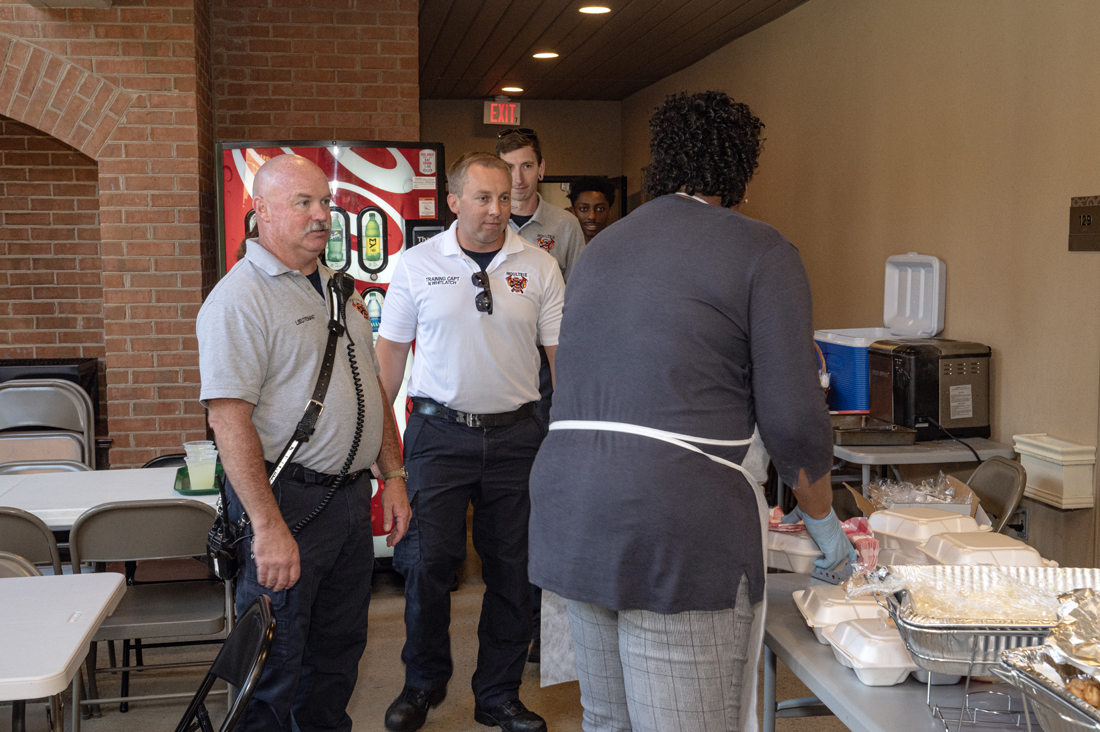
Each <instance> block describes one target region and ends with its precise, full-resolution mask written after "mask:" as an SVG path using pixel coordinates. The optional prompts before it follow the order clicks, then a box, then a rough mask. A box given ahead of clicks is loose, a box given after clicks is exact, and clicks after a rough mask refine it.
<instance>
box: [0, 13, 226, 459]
mask: <svg viewBox="0 0 1100 732" xmlns="http://www.w3.org/2000/svg"><path fill="white" fill-rule="evenodd" d="M206 7H207V6H206V3H205V0H148V2H146V0H115V2H114V3H113V6H112V7H111V8H110V9H107V10H99V9H94V10H93V9H45V8H31V7H28V6H26V5H25V4H23V3H18V2H13V1H12V0H0V60H3V66H2V67H0V114H3V115H6V116H8V117H11V118H14V119H16V120H19V121H20V122H22V123H24V124H27V125H30V126H32V127H35V128H37V129H40V130H43V131H45V132H49V133H50V134H52V135H53V136H55V137H57V138H58V139H59V140H61V141H62V142H66V143H68V144H69V145H72V146H73V147H76V148H77V149H79V150H80V151H81V152H83V153H85V154H86V155H88V156H89V157H91V158H94V159H95V161H96V162H97V163H98V174H99V177H98V184H99V239H100V242H99V252H100V255H101V260H102V274H101V275H100V276H101V277H102V311H103V321H104V323H103V347H104V352H105V356H106V381H107V400H108V418H109V421H108V425H109V433H110V436H111V437H112V438H113V440H114V445H113V448H112V451H111V464H112V465H113V466H116V467H117V466H135V465H140V464H142V463H143V462H145V461H146V460H148V459H149V458H152V457H154V456H155V455H156V454H158V452H166V451H171V450H172V449H178V446H179V445H180V443H181V442H183V441H184V440H186V439H197V438H201V437H202V436H204V435H205V433H206V422H205V416H204V414H203V410H202V409H201V407H200V406H199V404H198V402H197V401H196V399H197V396H198V382H199V379H198V356H197V353H196V343H195V337H194V317H195V314H196V313H197V312H198V307H199V304H200V303H201V302H202V290H201V286H202V254H203V249H204V247H212V246H213V242H212V241H211V240H210V239H205V240H204V238H203V236H202V230H201V221H200V211H201V207H202V205H203V199H202V197H201V195H200V185H199V179H200V176H202V175H203V169H202V166H201V164H200V159H201V157H202V156H201V155H200V152H199V128H200V125H199V119H198V118H199V115H200V114H203V113H205V114H206V116H207V118H208V121H207V125H206V126H207V128H208V129H209V126H210V121H209V118H210V116H211V111H210V105H209V103H208V104H207V105H206V107H205V109H201V108H200V102H199V97H200V94H199V93H198V86H199V83H200V81H201V76H200V74H199V72H198V70H197V67H198V66H199V63H198V59H197V56H198V53H199V52H198V50H197V48H198V41H199V39H198V38H197V36H198V35H200V34H199V33H197V31H196V27H197V22H196V17H197V16H201V15H203V14H204V13H206ZM207 37H208V34H207ZM207 99H209V93H207ZM207 176H208V177H209V164H208V165H207ZM205 203H206V204H207V206H208V207H209V205H210V203H211V202H210V200H209V196H208V197H207V200H206V202H205ZM207 256H208V257H210V256H212V255H210V254H208V255H207ZM9 266H19V263H15V264H13V265H9ZM11 274H12V273H11V271H9V272H8V277H9V278H10V276H11ZM46 335H47V334H44V333H43V334H39V337H45V336H46Z"/></svg>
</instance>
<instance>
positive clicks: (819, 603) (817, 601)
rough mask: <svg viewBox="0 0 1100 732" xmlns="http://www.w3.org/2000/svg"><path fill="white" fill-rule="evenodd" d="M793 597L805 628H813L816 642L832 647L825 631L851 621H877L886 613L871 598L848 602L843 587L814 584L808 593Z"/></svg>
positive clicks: (803, 591) (801, 591)
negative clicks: (871, 619) (862, 619)
mask: <svg viewBox="0 0 1100 732" xmlns="http://www.w3.org/2000/svg"><path fill="white" fill-rule="evenodd" d="M792 596H793V597H794V604H795V607H797V608H798V611H799V612H800V613H802V617H803V618H805V619H806V625H808V626H810V627H811V628H813V631H814V635H815V636H817V641H818V642H819V643H822V644H823V645H829V641H828V640H826V638H825V629H826V628H832V627H834V626H836V625H838V624H840V623H844V622H847V621H849V620H858V619H860V618H877V617H879V616H880V615H883V616H885V614H886V611H885V610H883V609H882V608H881V607H879V604H878V603H877V602H876V601H875V598H874V597H872V596H871V595H863V596H861V597H854V598H852V599H851V600H849V599H848V593H847V592H846V591H845V589H844V586H843V585H812V586H810V587H807V588H806V589H805V590H797V591H796V592H794V593H793V594H792Z"/></svg>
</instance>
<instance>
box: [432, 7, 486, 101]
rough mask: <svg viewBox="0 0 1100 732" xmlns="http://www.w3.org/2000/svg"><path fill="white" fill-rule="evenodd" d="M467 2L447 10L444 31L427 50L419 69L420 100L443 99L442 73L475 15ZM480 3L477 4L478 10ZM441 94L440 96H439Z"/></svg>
mask: <svg viewBox="0 0 1100 732" xmlns="http://www.w3.org/2000/svg"><path fill="white" fill-rule="evenodd" d="M473 5H474V3H472V2H469V1H468V0H463V1H462V2H458V3H455V4H454V5H452V6H451V7H450V8H448V10H447V13H446V17H445V18H444V20H443V28H444V30H443V31H442V32H440V34H439V36H438V37H437V38H436V42H435V45H434V46H433V47H432V48H430V49H429V50H428V57H427V60H426V62H425V63H424V64H423V65H422V66H421V68H420V96H421V98H422V99H445V98H446V93H447V87H446V86H445V85H444V84H441V83H440V79H441V78H442V76H443V71H444V70H445V69H446V68H447V65H448V64H449V63H450V62H451V58H452V57H453V56H454V54H455V51H456V50H458V47H459V45H461V44H462V39H463V38H464V37H465V35H466V32H467V30H468V29H469V27H470V26H471V25H472V24H473V22H474V19H475V17H476V13H475V12H474V11H473V9H472V6H473ZM480 6H481V3H479V4H478V8H479V9H480ZM440 94H442V96H439V95H440Z"/></svg>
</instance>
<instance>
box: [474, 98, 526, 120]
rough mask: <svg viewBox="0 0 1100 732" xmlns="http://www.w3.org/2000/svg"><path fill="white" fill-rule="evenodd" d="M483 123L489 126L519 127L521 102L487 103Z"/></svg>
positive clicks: (482, 116)
mask: <svg viewBox="0 0 1100 732" xmlns="http://www.w3.org/2000/svg"><path fill="white" fill-rule="evenodd" d="M481 121H482V122H484V123H485V124H487V125H518V124H520V121H519V102H485V110H484V112H483V113H482V115H481Z"/></svg>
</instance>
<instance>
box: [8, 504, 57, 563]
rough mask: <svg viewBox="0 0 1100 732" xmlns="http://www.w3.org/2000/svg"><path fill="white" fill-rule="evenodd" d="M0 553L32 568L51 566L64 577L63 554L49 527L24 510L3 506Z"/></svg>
mask: <svg viewBox="0 0 1100 732" xmlns="http://www.w3.org/2000/svg"><path fill="white" fill-rule="evenodd" d="M0 551H2V552H11V553H12V554H18V555H19V556H21V557H23V558H24V559H26V560H27V561H29V562H31V563H32V564H49V565H50V566H51V567H52V568H53V573H54V574H61V554H60V552H58V550H57V539H55V538H54V535H53V532H52V531H50V527H49V526H46V524H45V523H44V522H43V521H42V519H40V518H38V517H37V516H35V515H34V514H33V513H28V512H27V511H24V510H23V509H21V508H9V507H7V506H0Z"/></svg>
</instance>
